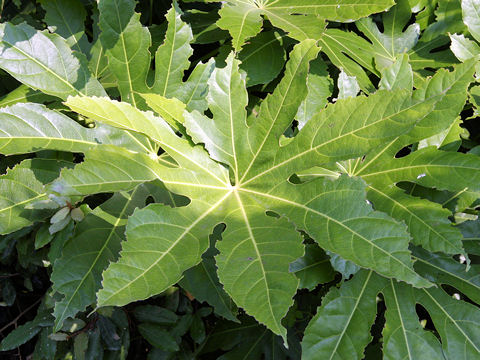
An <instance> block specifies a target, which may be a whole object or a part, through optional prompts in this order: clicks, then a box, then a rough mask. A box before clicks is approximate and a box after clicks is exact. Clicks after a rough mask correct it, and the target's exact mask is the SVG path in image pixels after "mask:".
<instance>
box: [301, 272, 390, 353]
mask: <svg viewBox="0 0 480 360" xmlns="http://www.w3.org/2000/svg"><path fill="white" fill-rule="evenodd" d="M384 286H385V280H384V279H382V278H380V277H378V276H377V275H375V274H374V273H373V271H366V270H363V271H361V272H359V273H358V274H357V275H355V276H354V277H353V279H352V280H351V281H348V282H345V283H343V284H342V286H341V287H340V289H337V288H335V287H333V288H332V289H331V290H330V291H329V292H328V294H327V295H326V296H325V297H324V298H323V299H322V305H321V306H320V307H319V308H318V310H317V314H316V315H315V316H314V317H313V319H312V320H311V321H310V323H309V324H308V327H307V328H306V329H305V336H304V338H303V341H302V350H303V352H302V358H304V359H318V358H322V359H342V358H349V359H362V358H363V350H364V348H365V347H366V346H367V344H368V343H369V342H370V340H371V339H372V337H371V335H370V327H371V326H372V324H373V321H374V320H375V314H376V307H377V306H376V302H375V297H376V295H377V294H378V293H379V292H380V291H381V290H382V288H383V287H384Z"/></svg>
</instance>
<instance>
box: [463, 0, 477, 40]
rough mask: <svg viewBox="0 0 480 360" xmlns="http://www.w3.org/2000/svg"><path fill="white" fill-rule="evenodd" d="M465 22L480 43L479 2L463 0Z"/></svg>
mask: <svg viewBox="0 0 480 360" xmlns="http://www.w3.org/2000/svg"><path fill="white" fill-rule="evenodd" d="M462 15H463V22H464V23H465V25H467V27H468V31H469V32H470V34H472V36H473V37H474V38H475V40H477V41H480V2H479V1H478V0H462Z"/></svg>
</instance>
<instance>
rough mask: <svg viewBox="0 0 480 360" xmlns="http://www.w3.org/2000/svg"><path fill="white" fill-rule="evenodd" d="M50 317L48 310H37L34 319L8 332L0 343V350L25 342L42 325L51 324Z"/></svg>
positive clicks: (6, 349) (35, 333)
mask: <svg viewBox="0 0 480 360" xmlns="http://www.w3.org/2000/svg"><path fill="white" fill-rule="evenodd" d="M51 318H52V317H51V315H50V312H49V311H48V310H47V311H41V312H39V313H38V314H37V316H36V317H35V319H33V320H32V321H28V322H26V323H25V324H23V325H21V326H19V327H17V328H16V329H15V330H13V331H12V332H10V333H9V334H8V335H7V336H6V337H5V338H4V339H3V340H2V342H1V344H0V351H8V350H13V349H15V348H18V347H19V346H20V345H23V344H25V343H26V342H27V341H28V340H30V339H32V338H33V337H34V336H35V335H37V334H38V333H39V332H40V331H41V330H42V327H45V326H51V325H52V320H51Z"/></svg>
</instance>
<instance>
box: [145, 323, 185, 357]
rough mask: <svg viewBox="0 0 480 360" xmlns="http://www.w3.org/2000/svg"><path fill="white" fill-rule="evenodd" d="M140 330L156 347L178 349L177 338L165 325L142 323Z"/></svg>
mask: <svg viewBox="0 0 480 360" xmlns="http://www.w3.org/2000/svg"><path fill="white" fill-rule="evenodd" d="M138 331H139V332H140V334H142V336H143V337H144V338H145V339H146V340H147V341H148V342H149V343H150V344H152V345H153V346H154V347H156V348H159V349H162V350H164V351H168V352H173V351H178V349H179V348H178V344H177V343H176V341H175V338H174V337H173V336H172V335H171V334H170V333H169V332H168V331H167V330H166V329H164V328H163V327H161V326H159V325H156V324H148V323H144V324H140V325H138Z"/></svg>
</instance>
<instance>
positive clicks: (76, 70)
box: [0, 23, 106, 99]
mask: <svg viewBox="0 0 480 360" xmlns="http://www.w3.org/2000/svg"><path fill="white" fill-rule="evenodd" d="M0 54H1V56H0V67H1V68H2V69H4V70H5V71H7V72H8V73H10V74H11V75H12V76H13V77H14V78H16V79H17V80H19V81H21V82H23V83H24V84H26V85H28V86H30V87H31V88H33V89H38V90H40V91H42V92H44V93H46V94H49V95H53V96H58V97H60V98H62V99H66V98H67V97H68V96H70V95H91V96H95V95H96V96H105V95H106V94H105V91H104V90H103V88H102V86H101V85H100V83H99V82H98V81H97V80H96V79H95V78H94V77H93V76H92V75H91V74H90V70H89V69H88V66H87V62H86V58H85V56H84V55H83V54H81V53H78V52H72V50H71V49H70V47H69V46H68V44H67V42H66V41H65V40H64V39H63V38H61V37H60V36H58V35H56V34H50V33H48V32H45V31H38V30H35V29H34V28H32V27H31V26H30V25H27V24H26V23H22V24H19V25H12V24H10V23H5V24H1V25H0Z"/></svg>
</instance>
